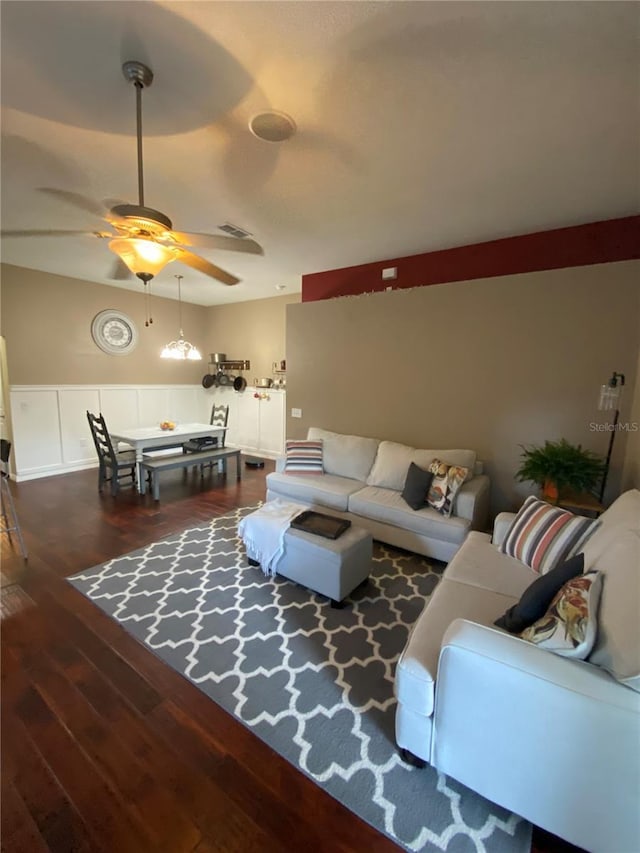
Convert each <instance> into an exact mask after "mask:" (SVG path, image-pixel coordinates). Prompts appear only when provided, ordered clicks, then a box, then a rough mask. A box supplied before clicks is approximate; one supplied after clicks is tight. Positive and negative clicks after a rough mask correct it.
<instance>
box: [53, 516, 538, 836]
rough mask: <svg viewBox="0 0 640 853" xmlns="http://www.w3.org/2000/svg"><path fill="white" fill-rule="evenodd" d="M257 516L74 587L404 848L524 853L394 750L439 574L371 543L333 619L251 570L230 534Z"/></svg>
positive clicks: (453, 790)
mask: <svg viewBox="0 0 640 853" xmlns="http://www.w3.org/2000/svg"><path fill="white" fill-rule="evenodd" d="M253 509H255V507H246V508H243V509H239V510H237V511H236V512H235V513H233V514H230V515H228V516H225V517H223V518H217V519H215V520H214V521H213V522H212V523H211V524H210V525H208V526H206V527H198V528H194V529H191V530H186V531H184V532H183V533H179V534H175V535H174V536H169V537H168V538H167V539H164V540H163V541H161V542H157V543H154V544H152V545H148V546H147V547H145V548H142V549H140V550H138V551H134V552H133V553H131V554H126V555H125V556H124V557H119V558H117V559H114V560H110V561H109V562H107V563H104V564H103V565H101V566H97V567H95V568H92V569H90V570H88V571H86V572H82V573H81V574H77V575H75V576H74V577H72V578H69V580H70V582H71V583H72V584H73V585H74V586H75V587H76V588H77V589H78V590H80V591H81V592H82V593H84V594H85V595H86V596H88V597H89V598H90V599H91V600H92V601H94V602H95V603H96V604H97V605H98V606H99V607H100V608H102V610H104V611H105V612H106V613H108V614H109V615H110V616H112V617H113V618H114V619H117V620H118V621H119V622H120V623H121V624H122V625H123V627H124V628H125V629H126V630H127V631H129V632H130V633H131V634H133V636H135V637H136V638H137V639H138V640H140V641H141V642H142V643H144V644H145V645H146V646H147V647H148V648H149V649H151V650H153V651H154V652H155V653H156V654H157V655H158V656H159V657H160V658H162V660H164V661H165V662H166V663H168V664H169V665H170V666H172V667H173V668H174V669H176V670H177V671H178V672H180V673H182V674H184V675H185V676H186V677H187V678H188V679H190V680H191V681H192V682H193V683H194V684H195V685H197V686H198V687H199V688H200V690H202V691H204V693H206V694H207V696H209V697H210V698H211V699H213V700H214V701H215V702H217V703H218V704H219V705H221V706H222V707H223V708H225V709H226V710H227V711H229V712H230V713H232V714H233V715H234V716H235V717H236V718H237V719H238V720H240V721H241V722H242V723H244V725H245V726H248V727H249V728H250V729H251V730H252V731H253V732H255V733H256V734H257V735H258V736H259V737H260V738H262V739H263V740H264V741H266V742H267V743H268V744H269V745H270V746H272V747H273V748H274V749H275V750H277V751H278V752H279V753H280V754H281V755H283V756H284V757H285V758H286V759H288V760H289V761H290V762H291V763H292V764H294V765H295V766H297V767H298V768H299V769H300V770H302V771H303V772H304V773H306V774H307V775H308V776H310V777H311V778H312V779H313V780H314V781H315V782H316V783H317V784H318V785H320V786H322V787H323V788H324V789H325V790H326V791H328V792H329V793H330V794H331V795H332V796H334V797H335V798H336V799H338V800H339V801H340V802H342V803H343V804H344V805H345V806H347V807H348V808H349V809H351V810H352V811H353V812H355V813H356V814H358V815H359V816H360V817H362V818H363V819H364V820H366V821H368V822H369V823H370V824H372V825H373V826H374V827H376V828H377V829H378V830H380V831H381V832H383V833H386V834H387V835H388V836H390V837H391V838H392V839H394V840H395V841H396V842H397V843H398V844H399V845H400V846H401V847H404V848H405V849H407V850H416V851H436V850H439V851H440V850H445V851H448V853H472V851H477V853H507V851H508V853H527V851H529V850H530V845H531V827H530V825H529V824H528V823H527V822H525V821H523V820H521V819H520V818H518V817H516V816H515V815H513V814H511V813H509V812H507V811H505V810H504V809H501V808H500V807H499V806H496V805H494V804H493V803H490V802H488V801H487V800H485V799H483V798H482V797H480V796H478V795H477V794H476V793H474V792H473V791H470V790H468V789H467V788H465V787H464V786H462V785H460V784H458V783H457V782H455V781H454V780H452V779H449V778H447V777H445V776H443V775H442V774H440V773H438V772H436V771H435V770H434V769H433V768H431V767H425V768H423V769H416V768H413V767H409V766H408V765H406V764H405V763H403V762H402V761H401V760H400V758H399V755H398V753H397V750H396V747H395V741H394V712H395V699H394V697H393V678H394V670H395V664H396V661H397V659H398V657H399V655H400V652H401V651H402V649H403V647H404V644H405V642H406V639H407V636H408V632H409V629H410V627H411V625H413V623H414V622H415V621H416V619H417V617H418V615H419V613H420V611H421V610H422V608H423V606H424V604H425V601H426V600H427V599H428V598H429V596H430V595H431V593H432V592H433V590H434V588H435V587H436V585H437V583H438V581H439V579H440V574H441V571H442V569H441V568H436V567H432V566H431V565H430V564H429V562H428V561H427V560H425V559H424V558H422V557H418V556H416V555H413V554H409V553H407V552H405V551H400V550H396V549H393V548H391V547H386V546H382V545H380V544H379V543H375V545H374V559H373V566H372V572H371V578H370V580H369V582H368V584H366V585H365V586H363V587H361V588H360V589H358V590H356V592H354V594H353V596H352V597H351V600H350V603H348V604H347V606H346V607H345V608H344V609H342V610H334V609H332V608H331V607H330V605H329V603H328V600H327V599H326V598H324V597H323V596H320V595H316V594H315V593H312V592H310V591H308V590H306V589H304V588H303V587H300V586H298V585H296V584H294V583H292V582H290V581H287V580H284V579H283V578H278V577H276V578H267V577H265V576H264V575H263V574H262V572H261V570H260V569H259V568H251V567H249V566H248V564H247V559H246V556H245V553H244V547H243V545H242V542H241V541H240V540H239V539H238V536H237V526H238V521H239V520H240V518H241V517H242V516H243V515H245V514H246V513H248V512H250V511H252V510H253Z"/></svg>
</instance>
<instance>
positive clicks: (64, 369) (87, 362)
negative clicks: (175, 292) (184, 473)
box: [0, 264, 209, 385]
mask: <svg viewBox="0 0 640 853" xmlns="http://www.w3.org/2000/svg"><path fill="white" fill-rule="evenodd" d="M0 273H1V279H0V286H1V302H0V308H1V311H0V330H1V333H2V334H3V335H4V337H5V339H6V344H7V365H8V373H9V381H10V383H11V385H48V384H70V385H75V384H78V385H82V384H85V383H106V384H121V383H126V384H131V383H133V384H154V383H166V382H169V383H178V384H189V383H194V382H200V380H201V379H202V376H203V375H204V373H205V372H206V361H207V359H206V358H205V360H204V361H203V362H188V361H187V362H179V361H170V360H165V359H161V358H160V351H161V349H162V347H163V346H164V344H166V343H167V342H168V341H170V340H173V339H175V338H176V337H177V336H178V331H179V313H178V303H177V301H174V300H172V299H161V298H156V297H152V299H151V309H152V316H153V325H151V326H149V327H148V328H145V325H144V320H145V313H144V297H143V292H142V285H140V292H139V293H134V292H133V291H129V290H124V289H122V288H115V287H109V286H107V285H102V284H95V283H93V282H88V281H80V280H78V279H74V278H66V277H64V276H59V275H51V274H50V273H43V272H38V271H36V270H27V269H23V268H21V267H14V266H9V265H7V264H3V265H2V268H1V270H0ZM106 308H114V309H117V310H119V311H123V312H124V313H125V314H128V316H129V317H130V318H131V319H132V320H133V321H134V322H135V323H136V325H137V327H138V346H137V347H136V349H135V350H134V351H133V352H132V353H130V354H129V355H121V356H113V355H107V354H106V353H104V352H102V350H100V349H98V347H97V346H96V345H95V343H94V342H93V339H92V337H91V322H92V320H93V318H94V317H95V315H96V314H97V313H98V312H99V311H103V310H104V309H106ZM208 310H209V309H207V308H203V307H201V306H197V305H185V304H183V312H182V320H183V328H184V333H185V337H186V338H187V339H188V340H189V341H191V343H193V344H195V345H196V346H197V347H199V348H200V349H201V350H202V349H203V348H204V345H205V341H206V336H205V329H206V319H207V311H208Z"/></svg>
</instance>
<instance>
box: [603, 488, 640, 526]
mask: <svg viewBox="0 0 640 853" xmlns="http://www.w3.org/2000/svg"><path fill="white" fill-rule="evenodd" d="M599 520H600V523H601V524H602V527H603V528H606V527H612V526H614V525H615V526H616V527H618V528H619V527H621V526H622V527H624V529H625V530H635V531H636V533H640V490H639V489H629V491H627V492H623V494H621V495H620V497H618V498H616V500H615V501H614V502H613V503H612V504H611V506H610V507H609V508H608V509H606V510H605V511H604V512H603V513H602V515H601V516H600V519H599Z"/></svg>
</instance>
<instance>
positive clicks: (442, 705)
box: [395, 490, 640, 853]
mask: <svg viewBox="0 0 640 853" xmlns="http://www.w3.org/2000/svg"><path fill="white" fill-rule="evenodd" d="M512 518H513V515H511V514H508V513H503V514H501V515H500V516H498V518H497V519H496V524H495V528H494V538H493V542H492V541H491V539H490V537H489V536H488V535H486V534H483V533H476V532H474V533H471V534H470V535H469V536H468V538H467V539H466V541H465V542H464V544H463V545H462V547H461V548H460V550H459V551H458V553H457V554H456V556H455V557H454V559H453V560H452V561H451V563H450V564H449V566H448V567H447V569H446V571H445V573H444V576H443V578H442V580H441V581H440V583H439V585H438V587H437V588H436V590H435V592H434V593H433V595H432V596H431V598H430V600H429V603H428V604H427V606H426V607H425V609H424V610H423V612H422V614H421V615H420V617H419V619H418V621H417V622H416V624H415V626H414V628H413V630H412V633H411V634H410V637H409V640H408V642H407V645H406V647H405V649H404V651H403V653H402V655H401V657H400V660H399V662H398V666H397V669H396V682H395V687H396V696H397V699H398V707H397V712H396V740H397V743H398V745H399V746H400V747H401V748H402V749H403V750H406V751H408V752H409V753H411V754H412V755H413V756H417V757H418V758H419V759H423V760H425V761H427V762H429V763H430V764H432V765H433V766H435V767H436V768H438V769H439V770H441V771H442V772H444V773H446V774H448V775H450V776H452V777H454V778H455V779H457V780H459V781H460V782H462V783H463V784H465V785H467V786H468V787H470V788H472V789H473V790H475V791H477V792H479V793H480V794H482V795H483V796H485V797H487V799H489V800H492V801H493V802H496V803H498V804H500V805H502V806H504V807H506V808H508V809H510V810H512V811H514V812H515V813H516V814H519V815H521V816H523V817H525V818H527V819H529V820H531V821H532V822H533V823H534V824H536V825H538V826H541V827H543V828H545V829H547V830H548V831H550V832H552V833H554V834H555V835H558V836H560V837H562V838H565V839H567V840H568V841H570V842H572V843H573V844H576V845H578V846H579V847H583V848H585V849H586V850H590V851H599V853H637V851H640V693H639V692H638V691H640V491H638V490H632V491H629V492H626V493H625V494H623V495H622V496H621V497H619V498H618V500H617V501H615V503H613V504H612V505H611V507H609V509H608V510H607V511H606V512H605V513H604V514H603V515H602V516H601V526H600V527H599V528H598V529H597V530H596V532H595V533H594V534H593V535H592V536H591V538H590V539H589V540H588V541H587V542H586V544H585V546H584V549H583V553H584V571H585V572H587V571H588V570H590V569H595V570H598V571H601V572H602V573H603V584H602V597H601V600H600V607H599V613H598V623H597V624H598V629H597V635H596V643H595V646H594V649H593V651H592V652H591V653H590V655H589V657H588V659H587V660H586V661H583V660H573V659H569V658H566V657H560V656H558V655H556V654H553V653H552V652H550V651H547V650H545V649H542V648H540V647H539V646H537V645H533V644H532V643H529V642H527V641H526V640H524V639H521V638H520V637H519V636H513V635H511V634H508V633H506V632H504V631H502V630H500V629H499V628H496V627H494V626H493V622H494V620H495V619H496V618H497V617H499V616H500V615H501V614H503V613H504V611H505V610H506V609H507V608H509V607H510V606H511V605H513V604H514V602H516V601H517V600H518V599H519V597H520V595H521V594H522V592H523V591H524V590H525V589H526V588H527V587H528V586H529V585H530V584H531V583H532V581H533V580H534V579H535V578H536V577H537V575H535V574H534V573H533V571H532V570H531V569H530V568H528V567H527V566H525V565H524V564H523V563H521V562H519V561H518V560H516V559H514V558H513V557H510V556H507V555H505V554H503V553H500V552H499V550H498V547H497V546H498V545H499V543H500V542H501V541H502V539H503V537H504V535H505V532H506V530H507V529H508V527H509V525H510V523H511V520H512ZM405 757H407V756H406V753H405Z"/></svg>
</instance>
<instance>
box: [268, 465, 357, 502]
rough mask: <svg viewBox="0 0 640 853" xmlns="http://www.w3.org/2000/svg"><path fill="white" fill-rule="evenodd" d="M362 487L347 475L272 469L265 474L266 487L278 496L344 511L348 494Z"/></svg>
mask: <svg viewBox="0 0 640 853" xmlns="http://www.w3.org/2000/svg"><path fill="white" fill-rule="evenodd" d="M360 488H362V483H359V482H358V481H357V480H352V479H350V478H349V477H336V476H334V475H333V474H320V475H319V476H317V477H308V476H306V475H305V474H283V473H279V472H276V471H272V472H271V473H270V474H267V489H268V490H269V491H272V492H274V493H275V494H276V495H278V496H279V497H283V498H289V499H291V500H293V501H301V502H302V503H306V504H318V505H321V506H326V507H330V508H331V509H337V510H340V511H341V512H345V511H346V509H347V504H348V500H349V495H350V494H351V493H352V492H354V491H357V490H358V489H360Z"/></svg>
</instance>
